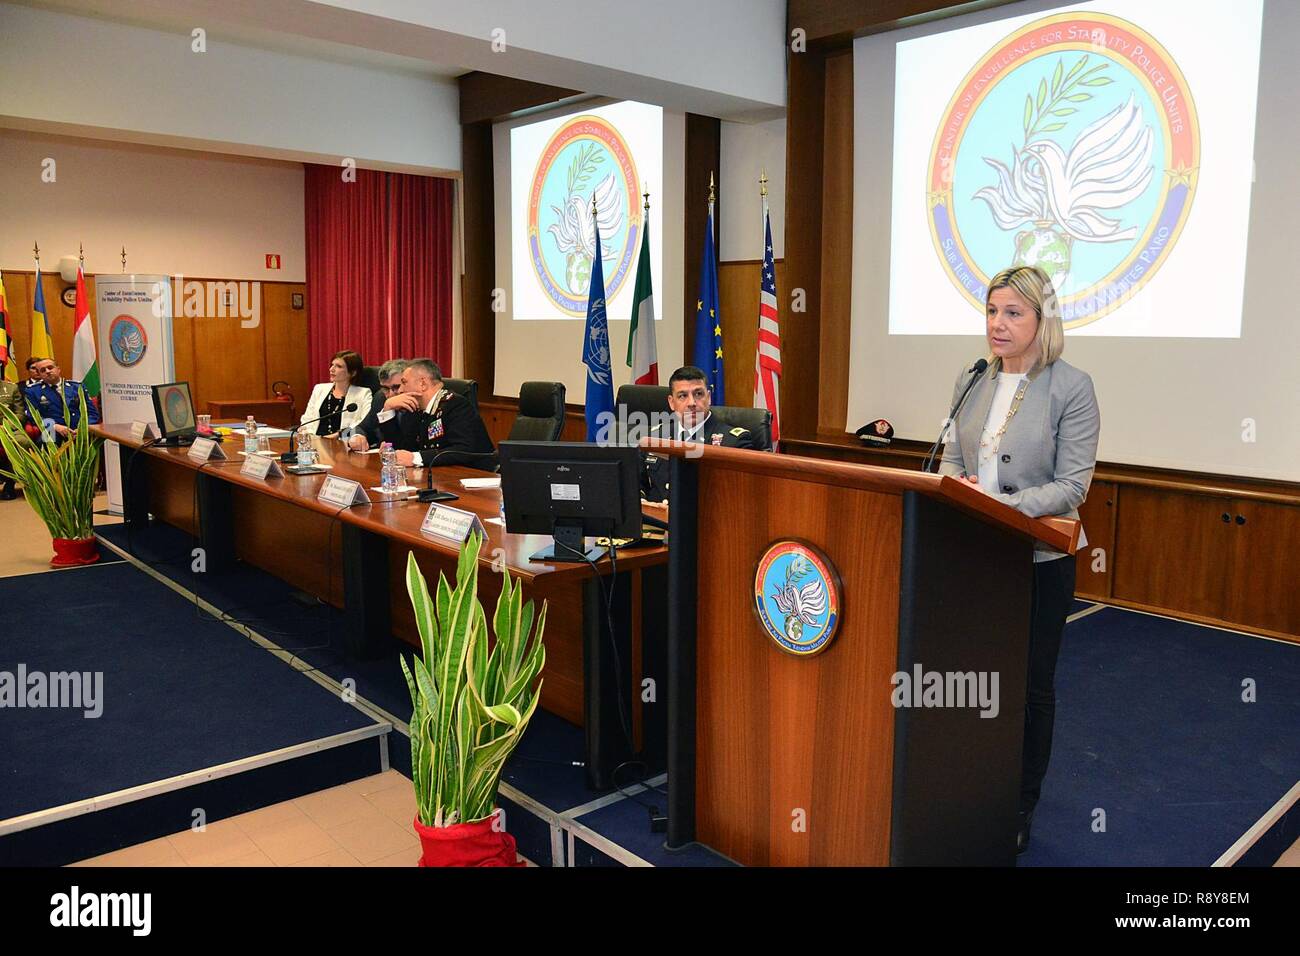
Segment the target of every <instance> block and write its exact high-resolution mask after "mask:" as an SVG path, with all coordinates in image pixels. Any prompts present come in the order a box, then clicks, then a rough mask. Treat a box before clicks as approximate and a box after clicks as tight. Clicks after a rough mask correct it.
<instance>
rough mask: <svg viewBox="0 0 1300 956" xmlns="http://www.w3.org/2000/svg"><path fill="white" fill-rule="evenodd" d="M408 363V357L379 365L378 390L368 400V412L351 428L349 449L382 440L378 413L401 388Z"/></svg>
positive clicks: (353, 449) (361, 449)
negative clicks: (369, 400)
mask: <svg viewBox="0 0 1300 956" xmlns="http://www.w3.org/2000/svg"><path fill="white" fill-rule="evenodd" d="M410 364H411V360H410V359H401V358H396V359H389V360H388V361H387V362H385V363H384V364H383V365H381V366H379V390H378V391H377V392H375V395H374V398H373V399H372V400H371V402H370V412H369V413H368V414H367V415H366V417H365V418H363V419H362V420H361V423H360V424H359V425H357V427H356V428H355V429H353V431H352V436H351V437H350V438H349V439H348V448H349V449H351V450H352V451H367V450H368V449H370V448H372V447H374V446H376V445H378V444H379V443H380V442H381V441H383V438H382V437H381V436H380V434H379V413H380V412H381V411H383V410H384V403H385V402H386V401H388V400H389V399H390V398H392V397H393V396H394V395H396V394H397V393H398V392H400V391H401V390H402V373H403V372H405V371H406V367H407V366H408V365H410Z"/></svg>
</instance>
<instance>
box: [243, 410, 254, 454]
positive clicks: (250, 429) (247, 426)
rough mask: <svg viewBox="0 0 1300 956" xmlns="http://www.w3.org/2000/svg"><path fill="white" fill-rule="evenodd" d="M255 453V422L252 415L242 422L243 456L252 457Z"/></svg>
mask: <svg viewBox="0 0 1300 956" xmlns="http://www.w3.org/2000/svg"><path fill="white" fill-rule="evenodd" d="M256 452H257V420H256V419H254V418H253V416H252V415H249V416H248V421H246V422H244V454H245V455H252V454H255V453H256Z"/></svg>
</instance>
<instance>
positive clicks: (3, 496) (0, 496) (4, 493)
mask: <svg viewBox="0 0 1300 956" xmlns="http://www.w3.org/2000/svg"><path fill="white" fill-rule="evenodd" d="M17 497H18V492H17V491H15V490H14V483H13V482H12V481H6V482H5V483H4V488H3V489H0V501H13V500H14V499H15V498H17Z"/></svg>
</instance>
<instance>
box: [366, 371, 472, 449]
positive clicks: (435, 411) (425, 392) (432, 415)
mask: <svg viewBox="0 0 1300 956" xmlns="http://www.w3.org/2000/svg"><path fill="white" fill-rule="evenodd" d="M375 417H376V418H377V419H378V420H379V431H380V435H381V437H382V438H383V440H384V441H388V442H392V443H393V447H394V448H396V449H398V452H397V463H398V464H399V465H414V466H415V467H417V468H420V467H423V466H425V465H472V466H474V467H475V468H483V469H485V470H491V468H492V466H493V462H492V460H491V455H492V452H493V451H494V450H495V449H494V448H493V447H492V439H491V438H489V437H488V433H487V428H485V427H484V425H483V419H481V418H479V416H478V413H477V412H476V411H474V408H473V406H471V405H470V403H469V399H467V398H462V397H461V396H459V395H457V394H456V393H455V392H453V391H451V390H450V389H448V388H447V387H446V386H445V385H443V382H442V369H440V368H438V366H437V365H436V364H434V363H433V362H431V361H429V360H428V359H416V360H415V361H413V362H412V363H411V364H410V365H408V366H407V367H406V370H405V371H403V372H402V389H401V391H400V392H399V393H398V394H396V395H394V396H393V397H392V398H390V399H388V400H387V401H386V402H384V407H383V409H382V410H381V411H380V412H379V414H378V415H377V416H375Z"/></svg>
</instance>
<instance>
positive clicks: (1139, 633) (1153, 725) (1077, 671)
mask: <svg viewBox="0 0 1300 956" xmlns="http://www.w3.org/2000/svg"><path fill="white" fill-rule="evenodd" d="M1247 678H1250V679H1252V680H1254V681H1255V683H1256V686H1257V698H1258V699H1257V701H1256V702H1255V703H1245V702H1243V701H1242V693H1243V689H1242V681H1243V680H1245V679H1247ZM1056 684H1057V707H1056V735H1055V740H1054V744H1053V751H1052V762H1051V765H1050V767H1049V769H1048V773H1047V779H1046V780H1045V781H1044V783H1043V795H1042V799H1041V801H1040V803H1039V805H1038V808H1037V810H1036V811H1035V814H1034V824H1033V832H1032V839H1031V843H1030V849H1029V851H1028V852H1027V853H1025V854H1024V855H1023V856H1022V857H1020V865H1022V866H1061V865H1069V866H1198V867H1202V866H1207V865H1209V864H1210V863H1212V862H1214V860H1215V859H1217V858H1218V857H1219V855H1220V854H1221V853H1222V852H1223V851H1224V850H1226V849H1227V848H1228V847H1229V846H1231V845H1232V844H1233V843H1234V842H1235V841H1236V840H1237V839H1238V838H1239V837H1240V836H1241V835H1242V834H1243V833H1244V832H1245V831H1246V830H1247V829H1248V828H1249V827H1250V826H1251V825H1252V824H1253V823H1254V822H1255V821H1256V820H1257V819H1259V817H1260V816H1262V815H1263V814H1264V812H1265V811H1267V810H1268V809H1269V807H1271V806H1272V805H1273V804H1274V803H1275V802H1276V801H1277V800H1278V799H1279V798H1280V797H1281V796H1282V795H1283V794H1284V793H1286V792H1287V790H1289V789H1290V788H1291V787H1292V786H1293V785H1294V784H1295V782H1296V780H1297V779H1300V747H1297V746H1296V741H1297V740H1300V647H1296V646H1294V645H1289V644H1282V643H1278V642H1276V641H1269V640H1263V639H1258V638H1251V637H1246V636H1243V635H1239V634H1232V633H1229V632H1227V631H1221V630H1217V629H1215V628H1209V627H1200V626H1197V625H1194V624H1188V623H1184V622H1181V621H1172V620H1168V619H1166V618H1160V617H1153V616H1150V615H1146V614H1138V613H1136V612H1132V611H1125V610H1121V609H1119V608H1107V609H1105V610H1102V611H1098V612H1097V613H1095V614H1090V615H1088V616H1087V617H1085V618H1081V619H1080V620H1078V621H1075V622H1074V623H1072V624H1069V625H1068V626H1067V628H1066V632H1065V638H1064V640H1063V642H1062V645H1061V656H1060V660H1059V663H1058V665H1057V671H1056ZM1098 811H1101V812H1104V815H1105V816H1104V824H1105V831H1104V832H1094V820H1096V821H1101V820H1102V817H1101V814H1100V813H1099V812H1098Z"/></svg>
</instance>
